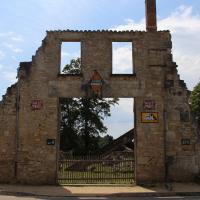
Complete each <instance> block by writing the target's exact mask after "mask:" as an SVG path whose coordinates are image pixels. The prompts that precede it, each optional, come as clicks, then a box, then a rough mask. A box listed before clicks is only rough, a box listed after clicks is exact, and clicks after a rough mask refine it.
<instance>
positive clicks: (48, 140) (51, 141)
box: [47, 139, 56, 145]
mask: <svg viewBox="0 0 200 200" xmlns="http://www.w3.org/2000/svg"><path fill="white" fill-rule="evenodd" d="M55 144H56V140H55V139H47V145H55Z"/></svg>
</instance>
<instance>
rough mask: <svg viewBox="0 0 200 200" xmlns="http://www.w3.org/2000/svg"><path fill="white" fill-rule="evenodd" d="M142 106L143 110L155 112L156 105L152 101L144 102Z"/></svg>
mask: <svg viewBox="0 0 200 200" xmlns="http://www.w3.org/2000/svg"><path fill="white" fill-rule="evenodd" d="M143 106H144V109H145V110H155V107H156V103H155V101H154V100H145V101H144V105H143Z"/></svg>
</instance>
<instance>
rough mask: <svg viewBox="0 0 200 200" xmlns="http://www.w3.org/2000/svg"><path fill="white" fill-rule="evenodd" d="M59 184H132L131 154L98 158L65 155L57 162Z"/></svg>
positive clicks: (117, 154)
mask: <svg viewBox="0 0 200 200" xmlns="http://www.w3.org/2000/svg"><path fill="white" fill-rule="evenodd" d="M58 182H59V184H132V183H133V182H134V159H133V152H128V153H127V152H125V153H124V152H114V153H112V154H109V155H100V156H93V155H87V156H76V155H69V154H68V155H65V156H62V158H61V159H60V161H59V169H58Z"/></svg>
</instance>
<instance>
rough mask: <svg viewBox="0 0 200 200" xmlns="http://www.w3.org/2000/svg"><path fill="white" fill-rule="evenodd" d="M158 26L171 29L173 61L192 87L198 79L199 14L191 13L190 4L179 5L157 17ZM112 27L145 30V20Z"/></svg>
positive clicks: (199, 57) (129, 21)
mask: <svg viewBox="0 0 200 200" xmlns="http://www.w3.org/2000/svg"><path fill="white" fill-rule="evenodd" d="M158 28H159V29H160V30H166V29H167V30H170V31H171V33H172V41H173V55H174V61H176V62H177V64H178V65H179V67H178V70H179V73H180V75H181V78H182V79H184V80H185V81H186V83H187V86H188V88H189V89H192V88H193V87H194V86H195V85H196V84H197V83H198V81H199V80H200V45H199V44H200V16H199V15H195V14H193V10H192V7H191V6H190V7H187V6H180V7H179V8H177V9H176V10H175V11H174V12H173V13H172V14H171V15H170V16H169V17H167V18H164V19H159V20H158ZM113 29H114V30H119V31H121V30H145V20H144V19H142V20H141V21H139V22H135V21H133V20H131V19H129V20H126V22H125V24H124V25H119V26H114V27H113V28H112V30H113Z"/></svg>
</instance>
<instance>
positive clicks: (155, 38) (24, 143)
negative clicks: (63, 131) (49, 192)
mask: <svg viewBox="0 0 200 200" xmlns="http://www.w3.org/2000/svg"><path fill="white" fill-rule="evenodd" d="M146 18H147V31H146V32H145V31H144V32H141V31H120V32H117V31H104V30H103V31H70V30H66V31H48V32H47V36H46V37H45V39H44V40H43V41H42V46H41V47H39V49H38V50H37V52H36V55H35V56H33V58H32V61H31V62H23V63H20V68H19V71H18V82H17V83H16V84H15V85H13V86H11V87H10V88H8V90H7V93H6V95H4V97H3V100H2V101H1V103H0V182H20V183H30V184H55V183H56V180H57V160H58V148H59V137H58V130H59V106H58V104H59V98H61V97H84V96H87V97H90V93H88V92H86V90H85V88H90V86H91V78H92V77H93V76H94V75H95V73H96V74H98V76H99V77H101V78H102V80H103V81H102V84H103V85H102V88H101V95H102V97H104V98H106V97H134V98H135V117H136V119H135V136H136V138H135V140H136V143H135V180H136V183H142V182H152V181H159V182H164V181H165V180H174V181H190V180H192V179H193V178H194V176H195V174H197V173H198V172H199V143H198V140H197V139H198V138H197V133H196V129H195V127H194V126H193V124H192V122H191V119H190V108H189V105H188V91H187V88H186V85H185V83H184V81H183V80H180V78H179V75H178V73H177V65H176V63H175V62H174V61H173V59H172V53H171V48H172V42H171V35H170V33H169V31H157V27H156V6H155V0H146ZM77 41H78V42H81V62H82V63H81V67H82V73H81V74H80V75H63V74H60V60H61V43H62V42H77ZM112 42H131V43H132V44H133V52H132V56H133V61H134V73H133V74H129V75H122V74H119V75H116V74H112ZM87 91H88V90H87ZM48 142H50V143H51V142H53V143H51V144H52V145H48ZM54 142H55V144H54Z"/></svg>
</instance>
